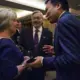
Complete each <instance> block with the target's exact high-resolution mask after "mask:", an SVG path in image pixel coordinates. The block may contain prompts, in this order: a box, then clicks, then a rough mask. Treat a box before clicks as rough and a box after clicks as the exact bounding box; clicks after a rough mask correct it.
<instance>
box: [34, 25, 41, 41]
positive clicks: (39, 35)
mask: <svg viewBox="0 0 80 80" xmlns="http://www.w3.org/2000/svg"><path fill="white" fill-rule="evenodd" d="M38 30H39V32H38V40H39V41H38V42H40V39H41V35H42V26H41V27H39V29H38ZM35 31H36V28H35V27H34V26H33V39H34V36H35Z"/></svg>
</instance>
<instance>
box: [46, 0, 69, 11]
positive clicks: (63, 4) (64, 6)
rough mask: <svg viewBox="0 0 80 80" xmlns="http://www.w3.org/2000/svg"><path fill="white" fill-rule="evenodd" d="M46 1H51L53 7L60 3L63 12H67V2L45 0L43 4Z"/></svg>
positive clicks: (65, 0)
mask: <svg viewBox="0 0 80 80" xmlns="http://www.w3.org/2000/svg"><path fill="white" fill-rule="evenodd" d="M48 1H51V3H52V4H53V5H56V4H57V3H60V4H61V5H62V9H63V10H66V11H69V4H68V1H67V0H46V2H45V3H46V4H47V2H48Z"/></svg>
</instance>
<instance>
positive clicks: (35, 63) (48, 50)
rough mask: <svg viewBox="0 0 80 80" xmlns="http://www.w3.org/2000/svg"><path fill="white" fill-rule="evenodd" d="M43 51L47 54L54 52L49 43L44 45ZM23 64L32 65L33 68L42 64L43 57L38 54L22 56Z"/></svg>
mask: <svg viewBox="0 0 80 80" xmlns="http://www.w3.org/2000/svg"><path fill="white" fill-rule="evenodd" d="M43 51H44V52H45V53H46V54H47V53H48V54H54V47H53V46H51V45H44V47H43ZM22 64H23V66H26V67H27V68H28V67H33V68H39V67H42V65H43V57H42V56H38V57H35V58H30V57H29V56H25V57H24V62H23V63H22Z"/></svg>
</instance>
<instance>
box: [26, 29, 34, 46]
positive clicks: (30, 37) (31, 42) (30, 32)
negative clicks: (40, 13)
mask: <svg viewBox="0 0 80 80" xmlns="http://www.w3.org/2000/svg"><path fill="white" fill-rule="evenodd" d="M28 35H29V36H28V38H27V39H28V41H29V45H30V46H32V47H34V40H33V30H32V28H30V29H29V30H28Z"/></svg>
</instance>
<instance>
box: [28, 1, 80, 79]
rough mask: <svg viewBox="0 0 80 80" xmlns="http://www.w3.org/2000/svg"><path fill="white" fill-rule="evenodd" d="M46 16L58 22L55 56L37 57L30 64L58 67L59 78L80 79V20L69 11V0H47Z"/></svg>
mask: <svg viewBox="0 0 80 80" xmlns="http://www.w3.org/2000/svg"><path fill="white" fill-rule="evenodd" d="M46 8H47V13H46V17H47V18H48V20H49V21H50V22H51V23H54V22H57V26H56V29H55V35H54V51H55V54H56V56H53V57H44V58H43V57H36V61H34V62H33V63H30V64H28V66H32V67H40V66H43V67H44V68H45V69H53V70H54V69H56V72H57V80H80V36H79V34H80V20H78V19H77V18H76V17H75V16H74V15H72V14H71V13H69V11H68V10H69V7H68V2H67V0H47V1H46Z"/></svg>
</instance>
